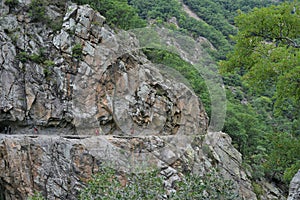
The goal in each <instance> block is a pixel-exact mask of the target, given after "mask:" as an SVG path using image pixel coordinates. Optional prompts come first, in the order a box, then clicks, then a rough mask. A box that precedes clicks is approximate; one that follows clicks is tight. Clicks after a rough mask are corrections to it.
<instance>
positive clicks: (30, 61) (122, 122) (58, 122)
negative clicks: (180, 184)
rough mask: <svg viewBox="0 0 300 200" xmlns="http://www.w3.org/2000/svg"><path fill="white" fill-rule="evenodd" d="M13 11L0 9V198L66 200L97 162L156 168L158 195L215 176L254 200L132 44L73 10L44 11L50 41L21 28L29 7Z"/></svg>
mask: <svg viewBox="0 0 300 200" xmlns="http://www.w3.org/2000/svg"><path fill="white" fill-rule="evenodd" d="M19 2H20V6H19V7H17V8H15V9H14V10H12V9H9V8H8V6H6V5H5V4H4V3H3V1H2V2H1V8H0V11H1V12H0V17H1V19H0V25H1V26H0V132H2V133H4V132H6V133H7V132H9V133H12V134H16V135H0V160H1V163H0V191H1V192H0V198H4V199H6V200H12V199H25V198H26V197H27V196H28V195H31V194H33V192H34V191H41V192H42V194H43V195H44V196H45V197H46V198H47V199H76V196H77V195H78V193H79V191H80V189H81V188H82V187H84V185H85V184H86V182H87V181H88V180H89V179H90V178H91V175H92V174H93V173H95V172H97V171H98V168H99V166H101V165H102V164H103V163H104V162H106V163H115V164H116V165H115V166H116V167H120V168H123V169H124V170H126V169H127V170H129V169H131V170H138V169H139V167H140V166H141V165H140V164H141V163H147V165H149V166H150V165H151V166H152V165H154V166H157V167H159V168H160V169H161V171H162V174H163V175H165V178H166V181H167V182H166V183H167V184H166V185H167V187H169V188H168V189H172V187H171V186H172V182H173V181H175V180H177V179H178V178H179V177H180V176H179V174H180V173H181V172H184V171H192V172H194V173H198V174H204V173H206V172H208V171H209V170H210V169H211V168H213V167H217V168H219V170H220V177H221V176H222V177H225V178H228V179H231V180H233V182H234V184H235V186H236V190H237V192H239V193H240V195H241V196H242V197H243V198H245V199H256V196H255V194H254V193H253V191H252V186H251V183H250V181H249V178H248V177H247V174H246V173H245V172H244V170H243V169H242V167H241V163H242V157H241V154H240V153H239V152H238V151H237V150H236V149H235V148H234V147H233V146H232V145H231V138H230V137H229V136H228V135H227V134H225V133H219V132H216V133H207V123H208V120H207V115H206V113H205V111H204V108H203V106H202V104H201V102H200V101H199V100H198V98H197V96H196V95H195V94H194V93H193V92H192V91H191V90H190V89H188V88H187V87H186V86H185V85H183V84H181V83H177V82H176V81H174V80H168V79H167V78H166V77H165V76H163V75H162V74H161V73H160V72H159V71H158V69H157V68H155V66H154V65H153V64H152V63H150V62H149V61H148V60H147V59H146V58H145V56H144V55H143V54H142V53H141V52H140V51H139V46H138V41H137V40H136V39H135V37H134V36H133V35H131V34H129V33H126V32H122V31H119V32H118V34H117V33H115V32H114V31H113V30H111V29H110V28H109V27H108V26H107V25H106V24H105V18H104V17H103V16H101V15H100V14H99V13H98V12H95V11H94V10H92V9H91V8H90V7H89V6H77V5H75V4H70V5H68V7H66V8H64V7H57V6H56V5H50V6H48V7H47V15H48V16H49V18H50V19H51V20H53V21H55V20H58V21H59V19H62V20H63V24H62V29H61V30H60V31H53V29H52V28H50V27H48V26H47V25H46V24H43V23H37V22H33V21H31V18H30V16H29V14H28V12H27V11H28V10H26V9H25V8H26V7H28V5H29V3H30V1H27V0H26V1H19ZM54 3H55V4H56V3H57V2H56V1H55V2H54ZM75 47H80V48H79V49H81V48H82V52H81V51H80V52H77V54H75V53H74V51H75V50H74V48H75ZM77 50H78V49H77ZM8 128H9V130H10V131H8ZM95 135H98V136H95ZM145 161H147V162H145Z"/></svg>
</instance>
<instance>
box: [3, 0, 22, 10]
mask: <svg viewBox="0 0 300 200" xmlns="http://www.w3.org/2000/svg"><path fill="white" fill-rule="evenodd" d="M4 3H5V5H8V6H9V7H10V8H14V7H16V6H17V5H18V4H19V1H18V0H6V1H5V2H4Z"/></svg>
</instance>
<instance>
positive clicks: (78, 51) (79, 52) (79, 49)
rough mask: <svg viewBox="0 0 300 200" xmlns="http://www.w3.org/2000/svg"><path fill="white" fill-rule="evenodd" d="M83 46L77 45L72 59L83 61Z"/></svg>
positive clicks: (73, 48) (73, 50)
mask: <svg viewBox="0 0 300 200" xmlns="http://www.w3.org/2000/svg"><path fill="white" fill-rule="evenodd" d="M82 49H83V48H82V45H81V44H75V45H74V46H73V47H72V57H73V58H76V59H78V60H81V59H82Z"/></svg>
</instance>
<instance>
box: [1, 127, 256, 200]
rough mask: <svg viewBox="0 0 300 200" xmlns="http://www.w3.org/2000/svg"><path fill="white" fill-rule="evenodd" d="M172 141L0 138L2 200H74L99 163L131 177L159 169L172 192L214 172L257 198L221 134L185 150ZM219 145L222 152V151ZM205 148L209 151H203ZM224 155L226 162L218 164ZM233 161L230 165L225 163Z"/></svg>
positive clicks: (164, 138)
mask: <svg viewBox="0 0 300 200" xmlns="http://www.w3.org/2000/svg"><path fill="white" fill-rule="evenodd" d="M173 137H174V136H67V135H66V136H38V135H31V136H22V135H15V136H14V135H10V136H9V135H0V160H1V161H2V162H1V164H0V180H1V181H0V185H1V186H2V188H3V189H2V193H0V196H1V194H2V195H4V196H5V199H6V200H10V199H25V198H26V197H27V196H28V195H32V194H33V192H35V191H41V192H42V194H43V196H44V197H46V198H47V199H61V198H65V199H77V198H78V194H79V193H80V190H81V189H82V188H83V187H84V186H85V184H86V183H87V181H88V180H89V179H90V178H91V175H92V174H94V173H97V172H98V170H99V167H101V166H103V163H106V164H110V165H111V166H112V167H115V168H116V169H120V170H122V171H128V172H129V171H130V172H136V173H139V172H145V170H147V169H150V167H153V166H156V167H158V168H159V169H161V174H162V175H163V176H164V177H165V186H166V188H167V189H168V190H169V191H170V192H172V191H174V188H172V187H173V185H174V182H175V181H177V180H180V174H181V173H182V172H184V171H193V172H194V173H198V174H205V173H207V172H209V171H210V170H211V169H212V168H219V170H220V172H221V173H222V174H223V176H224V177H225V179H229V180H232V181H233V184H234V185H235V187H236V191H237V192H239V193H240V196H241V197H243V198H244V199H256V196H255V194H254V193H253V192H252V191H251V189H252V188H251V184H250V181H249V179H248V178H247V177H246V176H244V175H243V174H244V172H243V170H242V168H241V162H240V161H241V159H240V158H241V155H240V153H239V152H237V151H236V150H235V149H234V148H233V146H232V145H231V144H230V142H231V140H230V138H229V136H228V135H226V134H224V133H210V134H208V135H207V136H206V137H205V139H204V140H203V141H201V140H198V141H196V140H194V141H193V142H194V144H193V145H191V144H188V146H186V148H185V150H184V151H182V152H180V151H178V148H179V147H181V148H183V146H181V145H179V144H178V143H177V142H175V143H176V145H175V144H172V142H174V140H176V139H174V138H173ZM224 145H225V146H224ZM223 146H224V148H223ZM206 147H208V148H209V149H206ZM220 156H224V157H225V158H224V159H225V160H226V159H228V160H227V161H228V162H223V160H218V159H219V158H220ZM232 156H233V157H235V158H236V159H235V161H234V162H235V165H232V164H231V163H230V161H229V160H230V159H232Z"/></svg>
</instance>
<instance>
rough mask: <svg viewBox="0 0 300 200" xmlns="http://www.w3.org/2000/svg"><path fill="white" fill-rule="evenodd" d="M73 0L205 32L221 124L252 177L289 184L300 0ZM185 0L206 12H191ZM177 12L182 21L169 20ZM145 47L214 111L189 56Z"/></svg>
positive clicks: (111, 16) (119, 22) (142, 21)
mask: <svg viewBox="0 0 300 200" xmlns="http://www.w3.org/2000/svg"><path fill="white" fill-rule="evenodd" d="M36 1H38V0H36ZM73 1H74V2H76V3H79V4H86V3H88V4H90V5H91V6H92V7H93V8H95V9H97V10H98V11H100V13H101V14H103V15H104V16H105V17H106V18H107V23H108V24H109V25H111V26H113V27H114V28H116V29H125V30H130V29H135V28H141V27H145V26H147V23H150V22H151V23H152V24H154V25H156V26H161V27H166V28H168V29H170V30H172V31H174V32H179V33H181V34H186V35H188V36H190V37H192V38H194V39H195V40H197V38H199V37H205V38H207V39H208V41H209V42H210V43H211V44H212V46H213V48H212V47H211V46H209V45H203V49H205V50H206V52H207V55H208V56H209V58H208V59H210V61H211V62H212V63H214V64H215V65H216V66H217V67H218V68H219V70H220V71H221V72H222V78H223V81H224V84H225V86H226V96H227V115H226V121H225V125H224V127H223V131H224V132H226V133H228V134H229V135H230V136H231V137H232V139H233V143H234V145H235V146H236V148H237V149H238V150H239V151H240V152H241V153H242V154H243V158H244V167H245V168H247V169H248V170H249V171H251V172H252V179H253V180H252V181H253V183H255V182H256V181H259V180H261V179H268V180H271V181H273V182H275V183H277V184H278V185H279V186H281V187H282V189H283V190H285V191H286V190H287V187H288V183H289V182H290V180H291V178H292V177H293V175H294V174H295V173H296V171H297V170H298V169H299V168H300V141H299V139H300V51H299V48H300V3H298V2H297V1H289V2H286V1H285V2H283V1H272V0H263V1H262V0H238V1H233V0H214V1H213V0H183V1H182V2H180V1H178V0H169V1H162V0H128V1H127V0H98V1H96V0H73ZM6 2H14V1H6ZM182 3H184V4H185V5H187V6H188V7H189V8H190V9H191V10H192V11H193V12H194V13H195V14H197V16H198V17H199V18H200V19H201V20H197V19H195V18H192V17H190V16H189V15H188V14H187V13H186V12H185V11H184V10H183V6H182ZM173 17H175V18H176V23H177V26H175V25H174V24H172V23H170V22H169V20H170V19H171V18H173ZM143 51H144V53H145V55H146V56H147V57H148V58H149V59H150V60H151V61H152V62H154V63H159V64H163V65H167V66H169V67H171V68H174V69H176V70H177V71H179V72H180V73H181V74H182V75H183V76H184V77H185V78H186V79H187V80H188V81H189V84H190V85H191V87H192V88H193V89H194V91H195V92H196V94H197V95H199V97H200V98H201V99H202V101H203V102H204V105H205V108H206V110H207V112H208V115H210V110H211V108H210V106H211V105H210V95H209V92H208V89H207V88H206V86H205V82H204V80H203V78H202V77H201V75H200V74H199V72H198V71H197V70H196V69H195V68H194V67H193V65H192V64H191V63H189V62H187V61H185V60H183V59H182V58H181V57H180V56H179V55H177V54H174V53H173V52H169V51H167V50H162V49H154V48H144V49H143ZM203 67H204V66H203ZM93 184H94V185H95V184H96V183H93ZM256 192H259V189H257V191H256ZM83 195H84V194H83Z"/></svg>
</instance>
